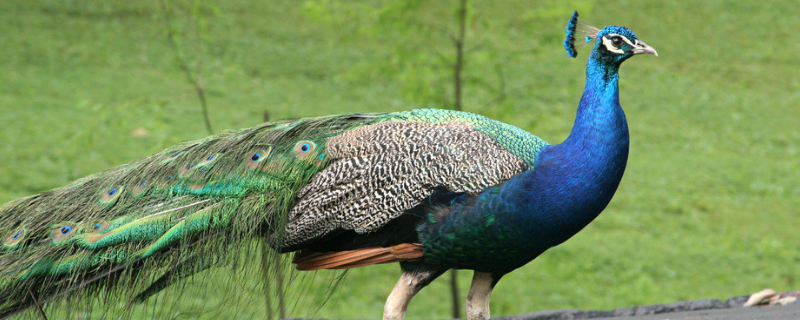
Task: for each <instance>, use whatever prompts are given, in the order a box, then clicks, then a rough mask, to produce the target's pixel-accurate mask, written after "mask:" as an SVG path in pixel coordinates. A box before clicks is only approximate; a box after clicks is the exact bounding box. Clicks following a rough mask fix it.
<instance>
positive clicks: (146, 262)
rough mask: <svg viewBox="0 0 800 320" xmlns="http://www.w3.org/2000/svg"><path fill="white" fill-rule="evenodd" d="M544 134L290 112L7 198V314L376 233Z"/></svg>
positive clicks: (137, 296) (483, 179)
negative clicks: (256, 253)
mask: <svg viewBox="0 0 800 320" xmlns="http://www.w3.org/2000/svg"><path fill="white" fill-rule="evenodd" d="M545 145H546V143H545V142H544V141H543V140H541V139H539V138H537V137H536V136H533V135H531V134H529V133H527V132H525V131H523V130H521V129H518V128H516V127H513V126H510V125H507V124H503V123H500V122H497V121H494V120H490V119H488V118H485V117H482V116H479V115H475V114H470V113H462V112H455V111H446V110H413V111H407V112H399V113H386V114H349V115H339V116H329V117H319V118H307V119H300V120H294V121H280V122H272V123H265V124H262V125H259V126H256V127H253V128H249V129H244V130H237V131H231V132H226V133H222V134H218V135H214V136H211V137H208V138H205V139H202V140H197V141H191V142H186V143H182V144H179V145H177V146H174V147H172V148H169V149H166V150H163V151H161V152H158V153H156V154H154V155H151V156H149V157H146V158H144V159H141V160H138V161H135V162H131V163H129V164H126V165H122V166H119V167H116V168H112V169H109V170H106V171H103V172H100V173H97V174H94V175H91V176H88V177H85V178H83V179H80V180H78V181H75V182H73V183H71V184H69V185H67V186H65V187H61V188H57V189H54V190H50V191H47V192H44V193H41V194H38V195H34V196H31V197H28V198H24V199H19V200H16V201H12V202H10V203H8V204H6V205H5V206H3V207H2V208H0V234H1V235H4V238H3V242H2V248H1V249H0V297H7V298H4V299H2V301H0V318H3V317H4V316H8V315H11V314H14V313H17V312H19V311H20V310H22V309H25V308H29V307H32V306H34V305H35V304H37V303H38V304H41V303H44V302H47V301H49V300H51V299H56V298H63V297H72V298H74V297H76V296H78V297H80V296H82V295H85V294H86V293H96V292H99V291H100V289H103V291H104V292H108V294H114V293H117V294H119V295H121V296H125V297H127V299H129V300H131V301H141V300H144V299H146V298H147V297H149V296H150V295H152V294H154V293H156V292H158V291H159V290H161V289H163V288H164V287H166V286H169V285H170V284H172V283H173V282H176V281H179V280H180V278H182V277H185V276H187V275H191V274H194V273H196V272H198V271H200V270H203V269H206V268H209V267H212V266H221V265H226V264H229V263H230V262H231V261H232V260H235V259H237V257H238V254H231V252H240V251H242V249H243V248H242V247H244V246H248V242H247V241H245V240H248V239H263V240H261V241H266V242H268V243H269V244H270V246H271V247H273V248H275V249H277V250H280V251H284V252H286V251H294V250H296V249H300V248H303V247H304V246H305V245H307V244H309V243H314V242H315V241H317V240H318V239H319V238H320V237H321V236H323V235H325V234H329V233H332V232H333V233H335V232H337V230H355V231H356V232H357V233H368V232H371V231H374V230H375V229H376V228H379V227H380V226H382V225H383V224H385V223H386V222H387V221H388V220H391V219H393V218H395V217H397V216H399V215H400V214H402V213H403V212H404V211H405V210H408V209H409V208H411V207H413V206H415V205H416V204H417V203H418V202H419V201H421V200H422V199H424V198H426V197H428V195H430V194H431V193H432V192H433V191H434V190H435V189H436V188H441V187H444V188H447V189H448V190H451V191H453V192H465V193H469V192H473V193H474V192H478V191H480V190H482V189H484V188H486V187H488V186H491V185H495V184H497V183H499V182H500V181H503V180H507V179H509V178H510V177H512V176H514V175H516V174H518V173H520V172H522V171H523V170H525V169H527V168H529V167H530V166H532V165H533V162H534V161H535V155H536V151H537V150H538V149H540V148H541V147H543V146H545ZM389 173H391V174H389ZM244 251H248V250H244ZM417 251H419V249H417ZM386 262H393V261H392V260H391V259H389V260H387V261H386Z"/></svg>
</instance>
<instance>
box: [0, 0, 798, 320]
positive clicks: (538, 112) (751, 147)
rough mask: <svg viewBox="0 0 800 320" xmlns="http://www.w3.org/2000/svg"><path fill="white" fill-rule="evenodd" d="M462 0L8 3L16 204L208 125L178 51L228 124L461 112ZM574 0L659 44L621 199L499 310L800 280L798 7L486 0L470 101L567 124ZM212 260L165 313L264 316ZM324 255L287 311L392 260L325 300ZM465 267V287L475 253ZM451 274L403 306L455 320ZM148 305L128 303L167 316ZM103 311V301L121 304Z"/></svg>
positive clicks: (390, 282)
mask: <svg viewBox="0 0 800 320" xmlns="http://www.w3.org/2000/svg"><path fill="white" fill-rule="evenodd" d="M458 7H459V2H458V1H455V0H451V1H444V0H428V1H421V0H415V1H407V2H399V1H398V2H395V1H389V0H387V1H344V0H340V1H337V0H330V1H322V0H314V1H288V0H287V1H247V0H227V1H222V0H216V1H200V0H195V1H191V0H167V1H162V2H158V1H146V0H136V1H89V0H37V1H22V0H6V1H2V2H0V163H2V165H0V202H6V201H9V200H12V199H15V198H18V197H23V196H27V195H31V194H35V193H37V192H41V191H45V190H48V189H51V188H54V187H58V186H61V185H64V184H66V183H67V182H69V181H71V180H74V179H77V178H80V177H83V176H85V175H88V174H91V173H93V172H96V171H99V170H102V169H106V168H110V167H113V166H116V165H120V164H123V163H126V162H129V161H132V160H134V159H137V158H140V157H144V156H146V155H149V154H151V153H153V152H155V151H157V150H159V149H162V148H165V147H167V146H170V145H172V144H175V143H178V142H181V141H185V140H191V139H198V138H201V137H204V136H206V135H208V132H207V130H206V128H205V126H204V122H203V116H202V112H201V111H200V107H199V102H198V97H197V95H196V93H195V88H194V86H193V85H192V84H191V83H190V82H189V81H188V80H187V78H186V75H185V73H184V71H182V70H181V68H180V66H179V65H180V63H179V61H183V62H184V63H185V65H186V66H187V69H188V70H189V71H190V72H191V74H192V78H193V79H195V80H197V81H198V83H199V84H200V86H201V87H202V88H203V89H204V92H205V97H206V99H207V101H208V108H209V113H210V119H211V122H212V125H213V131H214V132H220V131H222V130H225V129H236V128H243V127H249V126H253V125H255V124H258V123H260V122H262V121H263V114H264V112H265V111H266V112H268V113H269V116H270V118H271V119H280V118H288V117H306V116H318V115H327V114H337V113H349V112H385V111H398V110H408V109H413V108H421V107H432V108H452V106H453V103H454V100H453V97H452V96H453V85H452V65H453V63H454V61H455V50H454V46H453V43H452V41H451V36H452V35H455V34H457V21H458V20H457V15H456V12H457V9H458ZM575 9H577V10H579V11H580V13H581V20H582V21H583V22H587V23H590V24H594V25H596V26H599V27H602V26H605V25H607V24H617V25H624V26H627V27H630V28H631V29H632V30H633V31H634V32H636V33H637V35H638V36H639V38H640V39H642V40H643V41H645V42H647V43H648V44H649V45H651V46H653V47H654V48H656V49H657V50H658V52H659V55H660V56H659V57H658V58H656V57H652V56H644V57H635V58H633V59H631V60H630V61H629V62H626V64H625V66H624V67H623V68H622V71H621V85H620V89H621V94H620V99H621V103H622V105H623V107H624V108H625V110H626V113H627V116H628V120H629V125H630V131H631V155H630V160H629V164H628V171H627V172H626V175H625V177H624V179H623V182H622V185H621V186H620V189H619V191H618V192H617V195H616V197H615V198H614V200H613V201H612V203H611V204H610V206H609V207H608V209H606V211H605V212H604V213H603V214H602V215H601V216H600V217H599V218H598V219H597V220H596V221H595V222H594V223H593V224H591V225H590V226H589V227H587V228H586V229H585V230H584V231H583V232H581V233H580V234H578V235H577V236H575V237H574V238H573V239H571V240H569V241H567V242H566V243H565V244H563V245H561V246H559V247H557V248H554V249H552V250H550V251H549V252H547V253H546V254H544V255H543V256H541V257H540V258H538V259H537V260H535V261H533V262H532V263H530V264H528V265H527V266H525V267H523V268H521V269H519V270H517V271H516V272H514V273H511V274H509V275H508V276H506V277H505V278H503V280H502V281H501V282H500V283H499V284H498V286H497V287H496V289H495V290H494V294H493V300H492V304H491V308H492V315H493V316H501V315H510V314H517V313H524V312H532V311H538V310H548V309H559V308H580V309H613V308H620V307H627V306H633V305H639V304H652V303H666V302H672V301H678V300H686V299H701V298H722V299H724V298H727V297H730V296H735V295H745V294H749V293H753V292H756V291H759V290H761V289H763V288H765V287H771V288H773V289H775V290H779V291H780V290H790V289H798V288H800V278H799V277H800V274H799V273H798V265H800V250H798V249H797V248H798V247H800V237H799V236H798V234H800V224H798V213H800V209H798V208H800V183H799V181H800V173H798V172H800V161H798V155H799V154H798V148H799V147H800V130H798V123H800V108H799V107H798V106H799V105H800V76H799V75H798V73H799V71H800V55H798V54H797V53H798V52H800V42H798V41H796V39H797V38H796V33H797V30H800V9H799V7H798V6H797V4H796V3H794V2H792V1H778V0H766V1H765V0H759V1H754V0H753V1H738V0H729V1H723V0H710V1H702V2H700V1H612V0H607V1H592V0H584V1H555V0H552V1H510V0H509V1H478V0H470V1H468V15H467V17H468V19H467V25H466V46H465V48H466V49H467V50H466V54H465V64H464V109H465V110H466V111H471V112H476V113H480V114H483V115H486V116H489V117H491V118H495V119H498V120H501V121H504V122H508V123H511V124H513V125H516V126H519V127H521V128H524V129H526V130H529V131H531V132H533V133H535V134H537V135H539V136H540V137H542V138H544V139H545V140H547V141H549V142H551V143H558V142H560V141H562V140H563V139H564V138H565V137H566V136H567V134H568V133H569V130H570V128H571V126H572V122H573V117H574V115H575V110H576V106H577V103H578V101H579V99H580V96H581V92H582V89H583V80H584V68H585V59H586V57H587V54H588V51H589V48H582V49H579V56H578V59H568V58H567V56H566V54H565V52H564V49H563V48H562V45H561V40H562V39H563V34H564V25H565V24H566V21H567V19H568V18H569V16H570V14H571V13H572V10H575ZM168 33H172V34H173V42H172V43H173V44H174V46H173V45H171V44H170V41H168V37H167V35H168ZM246 268H258V266H257V263H254V266H252V267H246ZM220 273H224V272H221V271H214V272H210V273H206V274H205V276H206V277H205V278H206V279H200V278H195V279H193V281H190V283H189V284H187V286H186V287H179V288H173V289H171V290H167V291H166V292H164V293H162V294H160V295H158V296H157V297H155V298H153V299H152V300H151V301H150V302H155V301H163V303H162V304H161V305H162V306H167V309H170V310H173V311H175V310H177V311H175V314H177V315H176V316H173V317H171V318H194V317H196V316H204V317H208V318H213V317H225V318H231V317H237V318H254V319H258V318H263V317H264V313H265V311H264V302H263V290H262V289H261V287H260V286H259V285H255V284H253V283H252V282H251V281H249V280H248V278H247V277H241V276H238V275H234V276H228V275H219V274H220ZM243 274H247V272H245V273H243ZM309 275H313V274H312V273H307V274H300V275H297V278H295V279H294V280H292V282H297V283H300V282H302V284H299V285H295V287H299V288H300V290H299V291H293V293H292V294H291V295H290V299H294V300H296V299H295V298H297V297H301V296H302V297H304V298H302V299H299V300H298V301H297V302H296V303H291V304H290V305H288V309H289V310H290V313H289V315H291V316H294V317H306V316H313V317H321V318H379V317H380V316H381V313H382V310H383V302H384V299H385V297H386V296H387V295H388V293H389V291H390V290H391V288H392V287H393V286H394V283H395V281H396V279H397V277H398V275H399V268H398V267H397V266H395V265H387V266H373V267H368V268H363V269H357V270H353V271H351V272H349V273H348V275H347V277H345V279H344V280H343V282H342V283H341V285H339V286H338V289H337V290H334V293H333V294H332V296H330V299H329V300H328V302H327V303H326V304H324V305H323V306H322V307H321V308H319V306H320V305H321V303H322V302H323V301H324V300H325V299H326V298H328V295H329V293H330V290H328V289H327V288H328V287H329V286H328V285H327V284H328V283H330V282H332V281H334V280H336V277H337V276H339V275H340V273H336V272H317V273H316V274H315V276H313V277H311V276H309ZM460 277H461V287H462V288H461V289H462V294H461V295H462V298H463V297H464V296H465V294H466V289H467V286H468V283H469V279H470V277H471V272H464V271H462V272H461V273H460ZM304 278H307V279H306V280H304V281H300V280H302V279H304ZM312 278H313V279H312ZM445 279H446V278H442V279H440V280H438V281H436V282H434V283H433V284H432V285H431V286H429V287H428V288H426V289H425V290H423V291H422V292H421V293H420V295H419V296H417V297H416V298H415V299H414V300H413V301H412V303H411V305H410V307H409V312H408V314H407V317H409V318H447V317H449V315H450V311H449V310H450V309H449V308H450V307H449V306H450V301H449V293H448V283H447V281H445ZM155 304H156V303H148V304H146V305H143V306H139V307H138V308H137V309H136V311H135V313H134V317H138V318H153V317H160V314H158V313H156V310H155V307H152V305H155ZM46 307H48V308H46V310H48V311H49V312H56V313H57V312H62V313H69V314H72V315H73V316H77V317H81V316H82V315H85V314H86V312H87V311H88V310H84V309H80V308H76V309H71V308H68V309H58V310H60V311H58V310H56V311H53V309H52V308H49V306H48V305H46ZM109 307H110V308H112V309H111V311H108V313H104V312H102V311H95V312H94V313H95V314H96V316H95V317H102V316H110V315H114V314H115V311H114V310H119V308H122V307H124V303H117V304H115V303H110V304H109ZM113 308H117V309H113ZM29 316H35V315H34V314H32V313H31V314H29Z"/></svg>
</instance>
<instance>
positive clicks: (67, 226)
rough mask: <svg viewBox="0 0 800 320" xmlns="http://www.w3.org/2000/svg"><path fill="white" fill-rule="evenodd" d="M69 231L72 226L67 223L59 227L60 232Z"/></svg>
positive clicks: (65, 232)
mask: <svg viewBox="0 0 800 320" xmlns="http://www.w3.org/2000/svg"><path fill="white" fill-rule="evenodd" d="M70 231H72V227H71V226H69V225H64V226H63V227H61V234H67V233H69V232H70Z"/></svg>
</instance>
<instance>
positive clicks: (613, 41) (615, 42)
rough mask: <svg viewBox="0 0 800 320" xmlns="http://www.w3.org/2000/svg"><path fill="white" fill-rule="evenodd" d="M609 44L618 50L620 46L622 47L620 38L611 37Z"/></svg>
mask: <svg viewBox="0 0 800 320" xmlns="http://www.w3.org/2000/svg"><path fill="white" fill-rule="evenodd" d="M611 44H613V45H614V46H615V47H617V48H619V47H620V46H622V38H621V37H619V36H614V37H611Z"/></svg>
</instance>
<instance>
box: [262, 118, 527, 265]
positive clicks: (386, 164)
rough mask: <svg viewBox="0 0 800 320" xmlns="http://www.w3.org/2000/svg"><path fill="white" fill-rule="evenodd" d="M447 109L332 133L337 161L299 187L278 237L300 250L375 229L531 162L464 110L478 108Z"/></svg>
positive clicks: (331, 146) (473, 190)
mask: <svg viewBox="0 0 800 320" xmlns="http://www.w3.org/2000/svg"><path fill="white" fill-rule="evenodd" d="M442 113H444V112H442ZM446 114H447V115H450V117H449V118H448V119H447V120H441V119H438V121H430V120H427V119H426V118H419V119H417V118H411V117H389V118H388V120H386V121H382V122H378V123H374V124H369V125H364V126H360V127H357V128H354V129H352V130H349V131H345V132H343V133H342V134H340V135H337V136H334V137H331V138H330V139H329V140H328V141H327V145H326V154H327V155H328V156H329V157H330V161H331V162H330V164H328V166H326V167H325V168H324V169H323V170H321V171H320V172H319V173H317V174H316V175H315V176H314V177H313V178H312V179H311V180H310V182H309V183H308V184H307V185H306V186H304V187H303V188H302V189H301V190H300V192H299V193H298V197H299V200H298V202H297V204H296V205H295V206H294V207H293V208H292V209H291V211H290V212H289V216H288V219H289V220H288V223H287V225H286V232H284V233H281V234H280V235H282V236H283V237H282V238H280V239H274V238H273V242H274V243H276V244H277V246H280V247H283V248H285V250H294V249H297V248H300V247H302V246H303V245H304V244H305V243H308V242H309V241H314V240H315V239H319V238H321V237H324V236H325V235H327V234H329V233H331V232H333V231H336V230H353V231H355V232H357V233H368V232H372V231H375V230H377V229H379V228H380V227H381V226H383V225H385V224H386V223H387V222H388V221H390V220H392V219H394V218H397V217H399V216H400V215H401V214H402V213H403V212H404V211H405V210H408V209H411V208H413V207H415V206H417V205H419V204H420V203H422V201H423V200H425V199H426V198H427V197H428V196H430V195H431V194H432V193H433V191H434V190H436V189H438V188H446V189H447V190H450V191H452V192H461V193H477V192H479V191H481V190H483V189H485V188H487V187H489V186H493V185H497V184H499V183H501V182H502V181H505V180H508V179H510V178H511V177H513V176H514V175H516V174H519V173H520V172H523V171H524V170H526V169H528V168H529V167H530V166H529V162H526V161H525V160H524V159H523V158H522V157H520V156H517V155H515V154H514V153H512V152H511V151H509V150H508V148H506V147H505V146H503V145H502V144H501V143H500V142H498V141H497V140H498V139H496V137H493V136H492V135H490V134H487V133H485V132H484V131H482V130H479V128H476V127H477V126H476V125H475V123H474V121H468V120H469V119H465V118H461V117H460V115H461V114H464V115H472V114H466V113H456V112H448V113H446ZM505 126H507V125H503V126H499V127H502V128H505ZM508 127H510V126H508ZM502 128H501V129H502ZM496 133H498V134H505V133H506V132H503V130H499V132H496ZM509 134H510V133H509ZM537 139H538V138H537ZM542 145H543V144H542Z"/></svg>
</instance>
